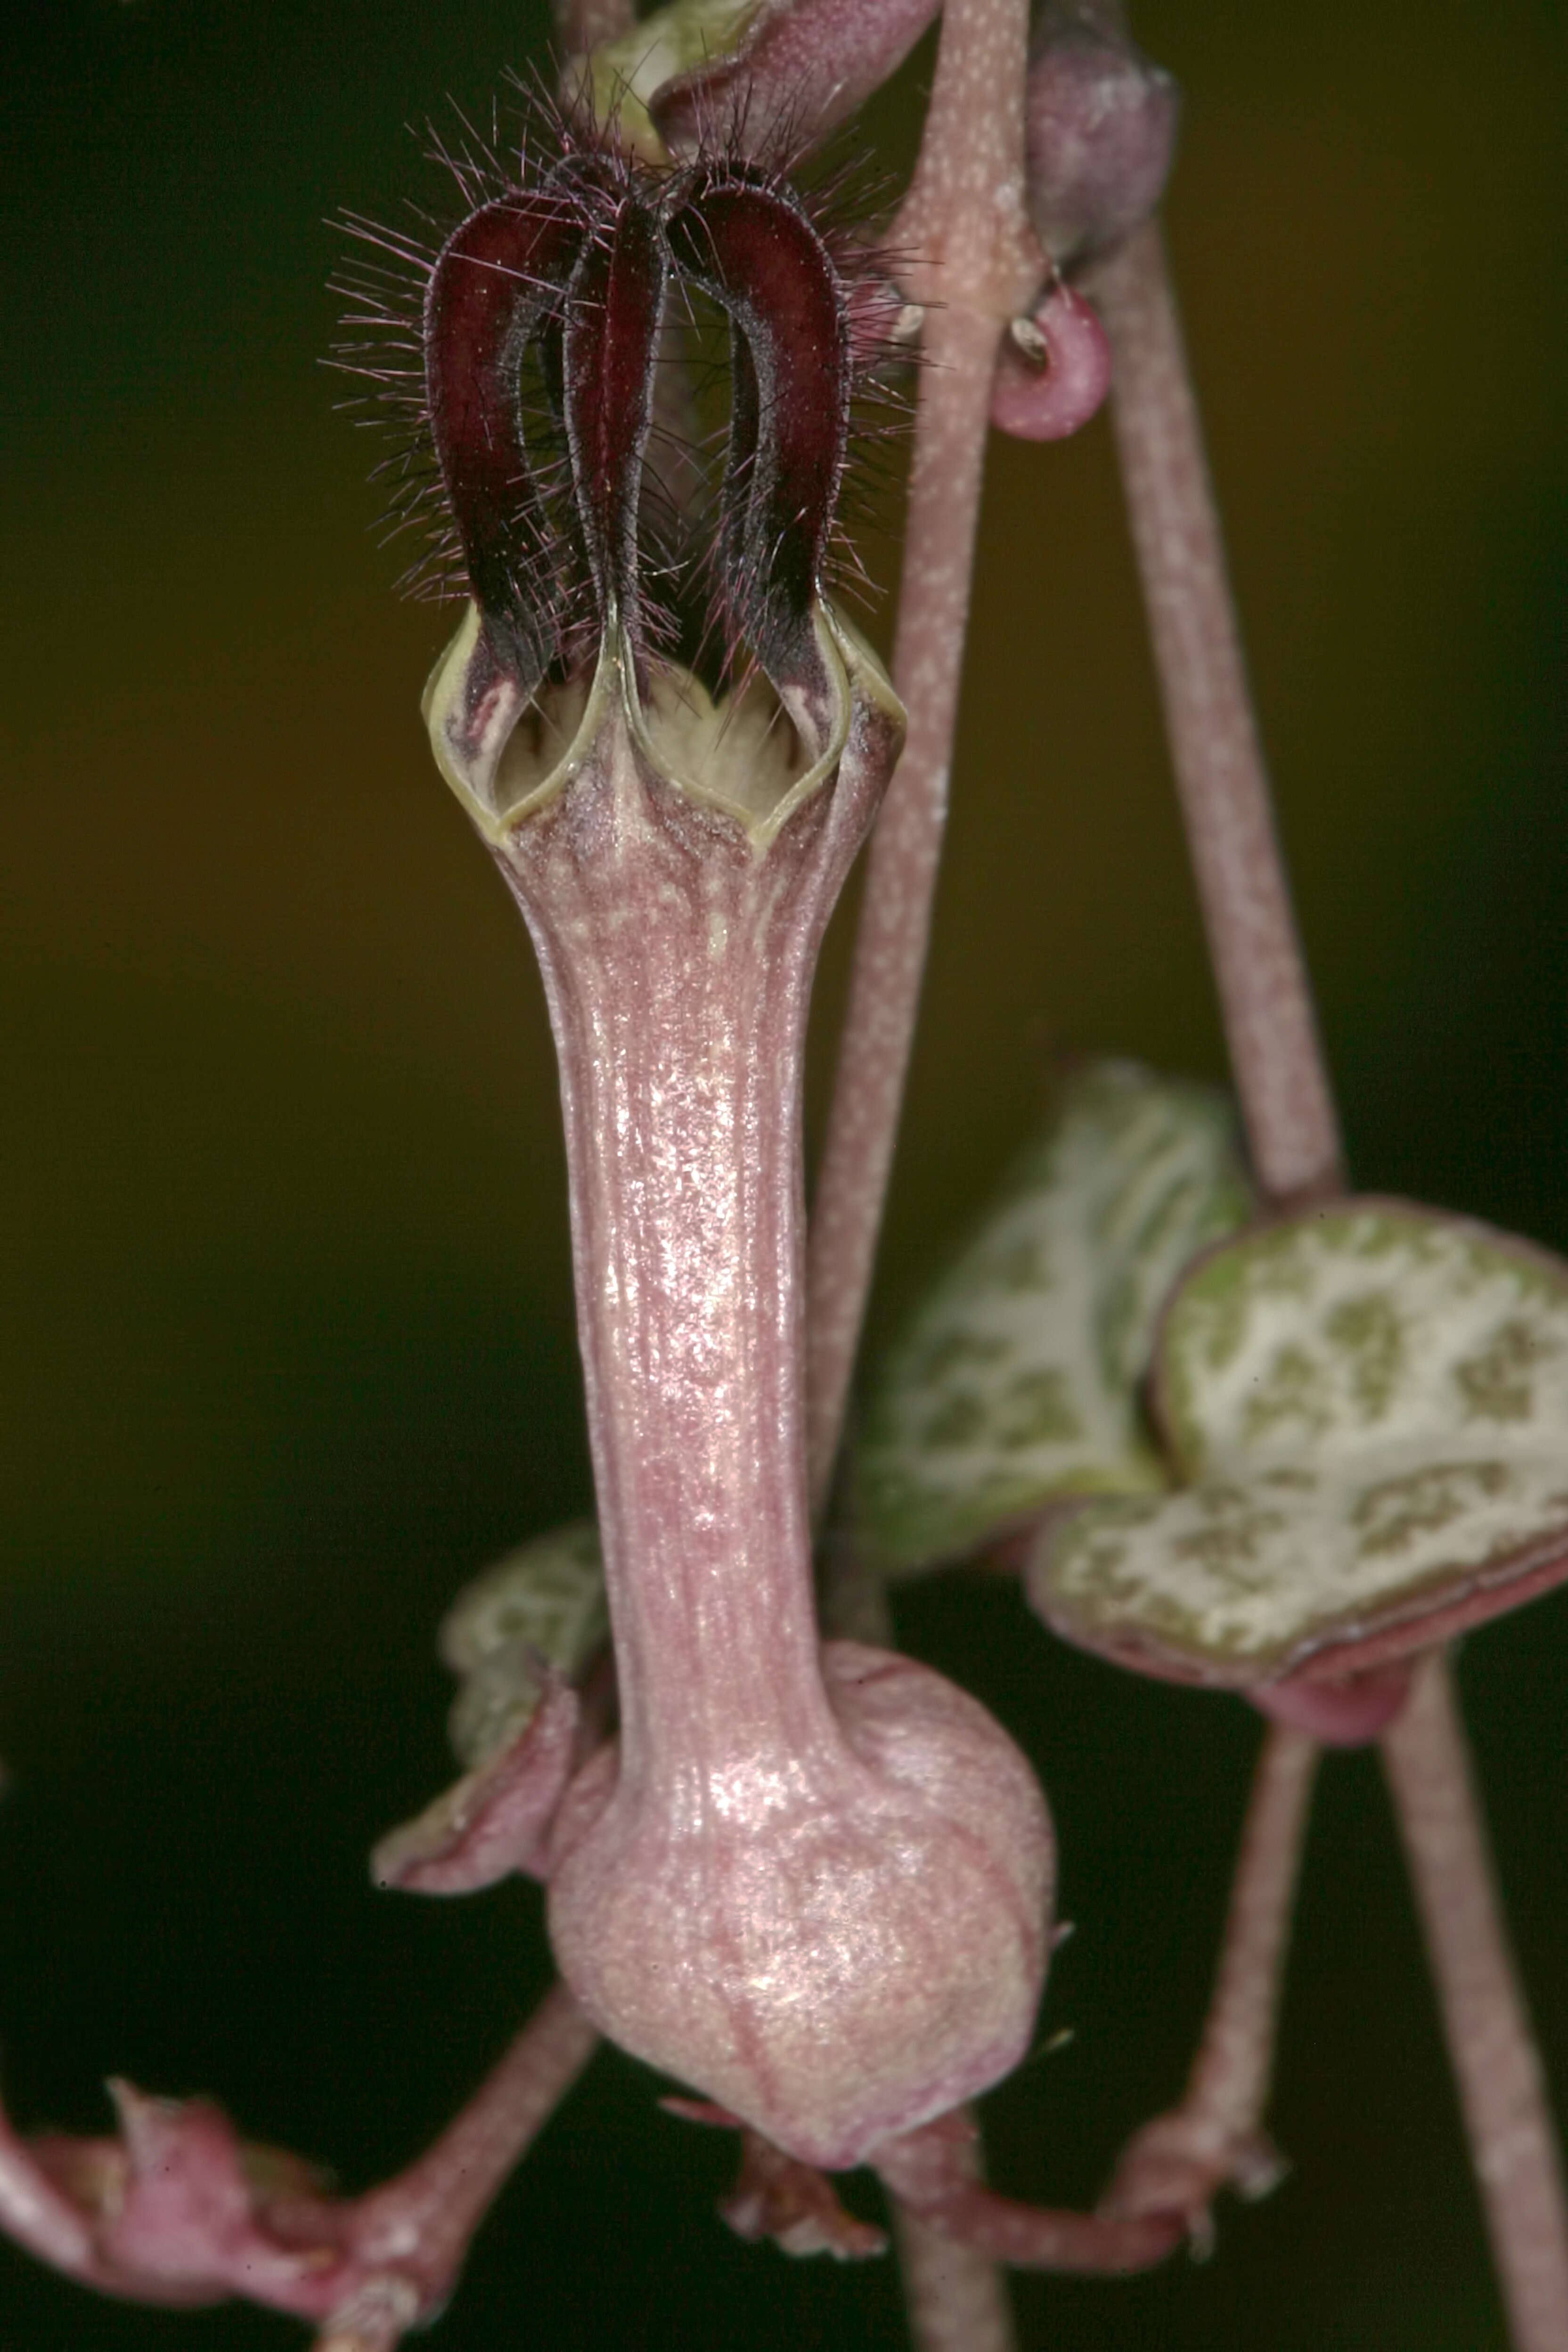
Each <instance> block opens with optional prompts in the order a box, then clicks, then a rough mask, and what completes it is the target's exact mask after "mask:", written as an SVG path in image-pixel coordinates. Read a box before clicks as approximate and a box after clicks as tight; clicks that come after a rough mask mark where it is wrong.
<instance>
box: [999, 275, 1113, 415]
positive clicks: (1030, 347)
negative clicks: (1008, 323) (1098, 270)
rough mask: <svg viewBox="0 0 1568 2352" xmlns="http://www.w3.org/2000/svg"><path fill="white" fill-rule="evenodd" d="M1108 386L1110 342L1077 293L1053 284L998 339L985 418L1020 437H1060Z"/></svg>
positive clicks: (1091, 409) (1087, 412)
mask: <svg viewBox="0 0 1568 2352" xmlns="http://www.w3.org/2000/svg"><path fill="white" fill-rule="evenodd" d="M1109 391H1110V343H1109V342H1108V341H1106V335H1105V330H1104V328H1103V327H1102V326H1101V325H1100V320H1099V318H1098V317H1097V316H1096V314H1095V312H1094V311H1093V310H1091V308H1090V307H1089V303H1087V302H1086V301H1085V300H1084V299H1083V296H1082V295H1081V294H1075V293H1074V292H1073V291H1072V289H1071V288H1070V287H1068V286H1063V285H1057V286H1053V287H1052V289H1050V291H1049V293H1048V294H1047V296H1046V299H1045V300H1044V301H1043V302H1042V303H1041V304H1040V306H1039V308H1038V310H1037V311H1036V312H1035V315H1034V317H1033V318H1032V319H1026V320H1019V321H1018V322H1017V324H1016V326H1015V327H1014V330H1013V332H1012V334H1011V335H1010V336H1008V337H1007V338H1006V339H1005V341H1004V343H1003V346H1002V356H1001V359H1000V361H999V362H998V363H997V369H996V383H995V388H994V391H993V393H992V395H991V422H992V424H993V425H994V426H995V427H996V430H997V431H998V432H999V433H1011V434H1012V435H1013V436H1014V437H1015V438H1016V439H1017V440H1019V441H1062V440H1065V439H1066V438H1067V436H1068V434H1069V433H1076V432H1077V431H1078V430H1079V426H1080V425H1087V424H1088V423H1089V418H1090V417H1091V416H1092V415H1094V414H1095V412H1096V410H1097V409H1098V408H1099V407H1100V405H1101V404H1102V403H1103V401H1104V399H1105V395H1106V394H1107V393H1108V392H1109Z"/></svg>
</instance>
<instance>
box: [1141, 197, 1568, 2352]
mask: <svg viewBox="0 0 1568 2352" xmlns="http://www.w3.org/2000/svg"><path fill="white" fill-rule="evenodd" d="M1095 293H1096V297H1097V299H1098V301H1099V305H1100V314H1101V317H1102V319H1103V320H1104V322H1105V326H1106V328H1107V331H1108V332H1109V333H1110V341H1111V351H1112V357H1113V366H1114V373H1113V379H1112V383H1113V390H1112V408H1111V414H1112V418H1113V422H1114V425H1115V430H1116V436H1117V444H1118V447H1119V450H1120V454H1121V467H1122V476H1123V480H1124V484H1125V488H1126V492H1127V502H1128V510H1129V515H1130V518H1131V526H1132V536H1133V541H1134V545H1135V547H1136V550H1137V554H1138V561H1139V566H1140V570H1141V572H1142V578H1143V588H1144V595H1145V598H1146V601H1147V603H1148V606H1149V614H1150V626H1151V631H1152V637H1153V643H1154V655H1155V661H1156V664H1157V667H1158V668H1159V672H1160V679H1161V687H1162V691H1163V697H1164V703H1165V713H1166V719H1167V723H1168V725H1169V729H1170V733H1171V740H1172V752H1173V761H1174V764H1175V768H1176V774H1177V782H1178V785H1179V788H1180V791H1181V794H1182V803H1183V810H1184V816H1185V819H1186V824H1187V832H1188V837H1189V840H1190V842H1191V845H1192V854H1193V863H1194V868H1195V869H1196V873H1197V879H1198V888H1199V895H1200V897H1201V898H1202V901H1203V908H1204V917H1205V923H1206V925H1207V927H1208V932H1209V940H1210V946H1211V949H1212V950H1213V954H1214V961H1215V977H1216V981H1217V982H1218V987H1219V994H1220V1004H1221V1010H1222V1012H1223V1014H1224V1017H1225V1023H1226V1033H1227V1035H1228V1037H1229V1041H1230V1049H1231V1056H1232V1061H1233V1064H1234V1066H1235V1070H1236V1077H1237V1088H1238V1090H1239V1093H1240V1096H1241V1102H1242V1108H1243V1111H1244V1113H1245V1116H1246V1119H1247V1132H1248V1136H1249V1138H1250V1140H1251V1145H1252V1155H1253V1160H1254V1163H1255V1165H1256V1168H1257V1170H1258V1176H1259V1179H1260V1181H1261V1182H1262V1184H1263V1187H1264V1190H1265V1192H1267V1194H1268V1196H1269V1198H1270V1199H1271V1200H1273V1201H1274V1202H1278V1203H1279V1204H1282V1205H1283V1204H1286V1203H1289V1202H1307V1201H1311V1200H1313V1199H1317V1198H1321V1197H1323V1196H1325V1195H1328V1194H1331V1193H1332V1192H1334V1191H1336V1190H1337V1189H1338V1187H1339V1184H1340V1182H1341V1161H1340V1149H1339V1136H1338V1129H1337V1125H1336V1121H1335V1117H1334V1110H1333V1105H1332V1100H1331V1095H1330V1091H1329V1086H1328V1080H1327V1076H1326V1074H1325V1071H1324V1068H1323V1064H1322V1058H1321V1050H1320V1047H1319V1043H1318V1037H1317V1030H1316V1024H1315V1022H1314V1019H1313V1014H1312V1009H1311V1001H1310V993H1309V990H1308V984H1307V979H1306V973H1305V970H1304V967H1303V964H1302V960H1301V953H1300V945H1299V943H1298V940H1297V937H1296V931H1295V926H1294V922H1293V919H1292V917H1291V913H1290V905H1289V895H1288V892H1287V889H1286V886H1285V879H1284V874H1283V869H1282V867H1281V865H1280V861H1279V845H1278V842H1277V840H1276V837H1275V833H1274V828H1273V823H1272V819H1271V817H1270V814H1269V807H1268V787H1267V784H1266V782H1265V779H1264V773H1263V766H1262V759H1261V755H1260V752H1259V750H1258V733H1257V728H1256V724H1255V721H1254V719H1253V715H1252V709H1251V704H1250V700H1249V698H1248V694H1247V679H1246V674H1245V670H1244V668H1243V666H1242V660H1241V654H1240V646H1239V639H1238V635H1237V626H1236V619H1235V614H1234V611H1233V608H1232V604H1231V601H1230V592H1229V588H1228V585H1227V583H1226V571H1225V559H1224V552H1223V549H1222V546H1221V542H1220V537H1219V525H1218V519H1217V517H1216V514H1215V507H1214V499H1213V494H1212V492H1211V490H1210V488H1209V482H1208V475H1207V469H1206V467H1205V460H1204V453H1203V445H1202V438H1201V435H1200V432H1199V427H1198V421H1197V409H1196V404H1195V401H1194V395H1193V390H1192V384H1191V380H1190V377H1189V374H1188V370H1187V362H1186V354H1185V352H1184V347H1183V342H1182V334H1181V328H1180V324H1179V322H1178V320H1177V316H1176V309H1175V303H1174V300H1173V296H1172V292H1171V286H1170V280H1169V276H1168V273H1167V269H1166V265H1165V257H1164V248H1163V241H1162V239H1161V236H1160V232H1159V229H1158V227H1157V226H1154V225H1151V226H1148V227H1147V228H1144V229H1142V230H1140V231H1139V232H1138V233H1137V234H1136V235H1135V236H1132V237H1131V238H1130V239H1129V240H1128V243H1127V244H1126V245H1125V246H1124V247H1122V248H1121V251H1120V252H1118V253H1117V254H1115V255H1113V256H1112V257H1111V258H1110V260H1109V261H1108V262H1106V263H1105V264H1104V265H1103V266H1102V267H1101V268H1100V271H1099V272H1098V273H1097V277H1096V282H1095ZM1444 1677H1445V1669H1444V1667H1443V1665H1442V1663H1441V1661H1440V1659H1434V1660H1433V1662H1432V1663H1431V1664H1430V1666H1429V1668H1428V1670H1427V1672H1426V1676H1425V1678H1424V1680H1423V1684H1422V1687H1421V1689H1420V1691H1419V1692H1418V1693H1417V1694H1416V1695H1415V1696H1414V1697H1413V1698H1412V1700H1411V1702H1410V1703H1409V1704H1408V1705H1407V1706H1406V1707H1405V1712H1404V1713H1403V1715H1401V1716H1400V1717H1398V1718H1397V1719H1396V1720H1395V1722H1394V1725H1393V1727H1391V1728H1390V1730H1388V1731H1387V1732H1385V1733H1384V1756H1385V1758H1386V1759H1387V1762H1388V1769H1389V1774H1390V1778H1391V1780H1392V1782H1393V1785H1394V1794H1395V1801H1396V1805H1397V1809H1398V1812H1399V1820H1400V1828H1401V1832H1402V1834H1403V1836H1404V1839H1405V1848H1406V1852H1407V1853H1408V1855H1409V1859H1410V1864H1411V1869H1412V1872H1413V1874H1415V1879H1416V1883H1417V1886H1418V1889H1419V1891H1420V1893H1421V1897H1422V1901H1423V1904H1424V1906H1425V1907H1426V1920H1427V1938H1428V1948H1429V1950H1430V1953H1431V1958H1432V1964H1433V1968H1434V1970H1435V1972H1436V1977H1437V1980H1438V1988H1439V1992H1440V1996H1441V1998H1442V2000H1443V2003H1444V2007H1445V2011H1446V2014H1447V2021H1448V2035H1449V2047H1450V2053H1451V2055H1452V2058H1453V2063H1454V2066H1455V2071H1456V2073H1457V2074H1458V2078H1459V2084H1460V2092H1461V2097H1462V2100H1463V2103H1464V2106H1465V2114H1466V2120H1467V2123H1468V2127H1469V2130H1470V2134H1471V2139H1472V2146H1473V2151H1474V2156H1475V2162H1476V2168H1477V2171H1478V2173H1479V2176H1480V2178H1481V2182H1482V2189H1483V2194H1484V2195H1485V2197H1486V2200H1487V2204H1488V2211H1489V2220H1490V2224H1491V2229H1492V2234H1493V2245H1494V2250H1495V2252H1496V2255H1497V2260H1498V2263H1499V2267H1500V2271H1501V2273H1502V2274H1503V2281H1504V2292H1505V2294H1506V2295H1507V2296H1508V2299H1509V2302H1510V2308H1511V2309H1512V2312H1513V2316H1514V2323H1515V2326H1516V2329H1517V2330H1518V2342H1519V2345H1520V2347H1521V2352H1546V2347H1548V2346H1549V2345H1550V2346H1552V2347H1560V2346H1563V2345H1564V2344H1568V2221H1565V2220H1564V2214H1563V2191H1562V2187H1561V2183H1560V2179H1559V2175H1558V2170H1557V2161H1556V2157H1555V2154H1554V2151H1553V2145H1552V2133H1551V2126H1550V2124H1549V2121H1548V2117H1547V2112H1546V2109H1545V2105H1544V2100H1543V2095H1542V2087H1541V2066H1540V2060H1539V2058H1538V2057H1537V2055H1536V2053H1535V2051H1534V2048H1533V2044H1532V2042H1531V2036H1530V2029H1529V2026H1528V2023H1527V2021H1526V2019H1525V2016H1524V2011H1523V2009H1522V2006H1521V2001H1520V1999H1519V1994H1518V1990H1517V1987H1516V1985H1515V1983H1514V1979H1513V1974H1512V1969H1511V1967H1510V1961H1509V1958H1508V1950H1507V1943H1506V1939H1505V1937H1504V1934H1503V1930H1502V1927H1501V1924H1500V1919H1499V1916H1498V1912H1497V1904H1496V1896H1495V1893H1494V1890H1493V1886H1492V1882H1491V1876H1490V1872H1489V1865H1488V1859H1487V1848H1486V1839H1485V1833H1484V1831H1483V1830H1482V1827H1481V1824H1480V1821H1479V1815H1478V1813H1477V1811H1476V1808H1475V1800H1474V1794H1473V1791H1472V1789H1471V1786H1470V1781H1469V1778H1468V1771H1467V1769H1466V1764H1465V1752H1464V1746H1463V1740H1462V1735H1461V1734H1460V1732H1459V1729H1458V1724H1457V1722H1456V1721H1455V1718H1454V1716H1453V1712H1452V1707H1451V1703H1450V1701H1449V1698H1448V1695H1447V1682H1446V1680H1445V1678H1444Z"/></svg>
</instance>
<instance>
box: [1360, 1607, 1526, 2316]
mask: <svg viewBox="0 0 1568 2352" xmlns="http://www.w3.org/2000/svg"><path fill="white" fill-rule="evenodd" d="M1383 1757H1384V1767H1385V1769H1386V1770H1387V1774H1388V1781H1389V1787H1390V1789H1391V1790H1392V1791H1393V1796H1394V1806H1395V1808H1396V1810H1397V1811H1398V1815H1399V1823H1400V1828H1401V1830H1402V1832H1403V1833H1404V1838H1405V1854H1406V1856H1407V1858H1408V1861H1409V1864H1410V1874H1411V1878H1412V1880H1413V1882H1414V1885H1415V1896H1416V1901H1417V1903H1418V1905H1419V1907H1420V1911H1421V1917H1422V1924H1423V1927H1424V1928H1425V1931H1426V1950H1427V1954H1428V1957H1429V1958H1430V1961H1431V1965H1432V1973H1433V1976H1434V1978H1435V1979H1436V1986H1437V1994H1438V2000H1439V2002H1440V2004H1441V2007H1442V2011H1443V2022H1444V2027H1445V2030H1446V2032H1447V2040H1448V2053H1449V2056H1450V2058H1451V2060H1452V2062H1453V2067H1454V2073H1455V2075H1456V2077H1457V2079H1458V2086H1459V2097H1460V2101H1461V2104H1462V2105H1463V2108H1464V2114H1465V2122H1466V2126H1467V2127H1468V2132H1469V2137H1470V2147H1471V2152H1472V2154H1473V2157H1474V2159H1475V2167H1476V2173H1477V2177H1478V2179H1479V2183H1480V2190H1481V2198H1482V2201H1483V2203H1484V2205H1485V2208H1486V2214H1487V2223H1488V2227H1489V2231H1490V2233H1491V2243H1492V2253H1493V2256H1494V2259H1495V2260H1496V2263H1497V2266H1498V2272H1499V2275H1500V2281H1501V2285H1502V2294H1503V2301H1504V2304H1505V2305H1506V2307H1507V2310H1508V2315H1509V2324H1510V2330H1511V2335H1512V2341H1513V2345H1514V2347H1515V2352H1563V2347H1564V2346H1565V2345H1568V2206H1565V2204H1564V2199H1563V2170H1562V2162H1561V2158H1560V2155H1559V2151H1558V2146H1557V2138H1556V2134H1555V2131H1554V2130H1553V2127H1552V2114H1551V2110H1550V2107H1549V2106H1548V2104H1547V2099H1546V2093H1545V2087H1544V2084H1543V2081H1542V2065H1541V2060H1540V2056H1539V2054H1538V2053H1537V2051H1536V2048H1535V2043H1534V2040H1533V2037H1532V2035H1531V2028H1530V2022H1529V2020H1528V2017H1527V2016H1526V2013H1525V2008H1524V2000H1523V1996H1522V1994H1521V1990H1520V1985H1519V1979H1518V1977H1517V1975H1516V1973H1515V1969H1514V1965H1513V1958H1512V1955H1511V1954H1510V1950H1509V1948H1508V1941H1507V1938H1506V1937H1505V1935H1504V1933H1503V1930H1502V1927H1501V1925H1500V1919H1499V1915H1498V1907H1497V1902H1496V1898H1495V1895H1494V1892H1493V1881H1492V1866H1491V1856H1490V1854H1489V1851H1488V1844H1487V1838H1486V1832H1485V1830H1484V1829H1483V1827H1482V1824H1481V1820H1480V1814H1479V1806H1478V1803H1477V1800H1476V1794H1475V1790H1474V1787H1473V1785H1472V1782H1471V1777H1470V1765H1469V1757H1468V1748H1467V1743H1466V1739H1465V1734H1464V1727H1463V1725H1462V1724H1461V1722H1460V1720H1459V1716H1458V1708H1457V1706H1456V1705H1455V1700H1454V1693H1453V1687H1452V1684H1451V1682H1450V1679H1449V1674H1448V1664H1447V1657H1446V1656H1445V1655H1444V1654H1443V1653H1441V1652H1435V1653H1434V1654H1432V1655H1431V1656H1430V1657H1428V1658H1426V1660H1424V1661H1423V1663H1422V1664H1421V1666H1420V1667H1419V1668H1418V1669H1417V1672H1416V1675H1415V1683H1414V1686H1413V1688H1412V1691H1411V1696H1410V1698H1409V1701H1408V1703H1407V1704H1406V1706H1405V1710H1404V1712H1403V1713H1402V1714H1401V1715H1400V1716H1399V1717H1398V1718H1397V1719H1396V1721H1395V1722H1394V1724H1393V1726H1392V1727H1390V1729H1389V1730H1388V1731H1386V1732H1385V1733H1384V1738H1383Z"/></svg>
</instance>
